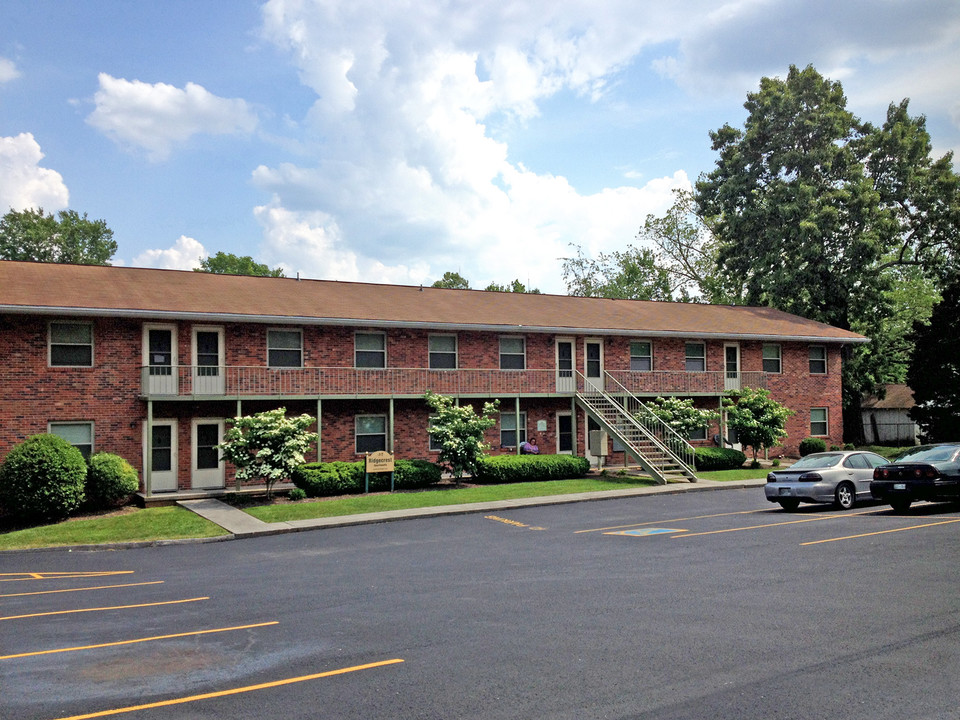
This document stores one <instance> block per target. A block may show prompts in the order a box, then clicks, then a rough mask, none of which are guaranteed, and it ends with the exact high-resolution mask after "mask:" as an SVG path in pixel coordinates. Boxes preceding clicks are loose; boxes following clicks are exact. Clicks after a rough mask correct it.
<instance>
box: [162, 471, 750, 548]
mask: <svg viewBox="0 0 960 720" xmlns="http://www.w3.org/2000/svg"><path fill="white" fill-rule="evenodd" d="M765 483H766V480H763V479H760V480H742V481H737V482H715V481H712V480H699V481H698V482H695V483H671V484H669V485H654V486H652V487H640V488H628V489H625V490H599V491H595V492H586V493H574V494H571V495H551V496H547V497H536V498H521V499H517V500H497V501H494V502H479V503H464V504H462V505H438V506H436V507H425V508H411V509H408V510H388V511H385V512H376V513H365V514H362V515H342V516H339V517H329V518H316V519H312V520H291V521H289V522H275V523H267V522H264V521H263V520H259V519H257V518H255V517H253V515H249V514H247V513H245V512H243V510H239V509H237V508H235V507H233V506H232V505H228V504H227V503H225V502H222V501H220V500H216V499H213V498H206V499H203V500H180V501H179V502H178V503H177V504H178V505H180V506H182V507H185V508H186V509H187V510H191V511H193V512H195V513H196V514H197V515H200V516H201V517H204V518H206V519H207V520H209V521H211V522H213V523H216V524H217V525H219V526H220V527H222V528H223V529H224V530H226V531H227V532H229V533H230V534H231V535H232V536H233V537H235V538H247V537H260V536H264V535H279V534H281V533H288V532H302V531H304V530H315V529H320V528H332V527H345V526H347V525H367V524H371V523H383V522H393V521H395V520H408V519H410V518H422V517H435V516H442V515H465V514H467V513H480V512H497V511H504V510H516V509H517V508H523V507H534V506H539V505H564V504H566V503H574V502H589V501H594V500H613V499H615V498H625V497H637V496H641V495H675V494H679V493H685V492H709V491H712V490H741V489H743V488H759V487H763V485H764V484H765Z"/></svg>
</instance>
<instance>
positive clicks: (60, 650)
mask: <svg viewBox="0 0 960 720" xmlns="http://www.w3.org/2000/svg"><path fill="white" fill-rule="evenodd" d="M279 624H280V623H279V622H278V621H276V620H272V621H271V622H262V623H256V624H255V625H237V626H236V627H225V628H212V629H210V630H193V631H191V632H182V633H174V634H173V635H155V636H153V637H145V638H135V639H133V640H118V641H116V642H108V643H99V644H97V645H81V646H79V647H71V648H57V649H55V650H36V651H34V652H24V653H17V654H16V655H0V660H13V659H14V658H24V657H33V656H35V655H54V654H56V653H63V652H76V651H77V650H96V649H97V648H105V647H116V646H117V645H134V644H136V643H142V642H151V641H153V640H170V639H171V638H178V637H187V636H189V635H209V634H211V633H221V632H229V631H231V630H249V629H250V628H258V627H266V626H267V625H279Z"/></svg>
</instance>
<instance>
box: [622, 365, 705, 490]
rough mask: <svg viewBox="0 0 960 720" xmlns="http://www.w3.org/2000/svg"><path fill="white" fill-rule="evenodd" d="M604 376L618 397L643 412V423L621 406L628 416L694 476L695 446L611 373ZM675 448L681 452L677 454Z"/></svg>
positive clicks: (629, 410) (627, 408) (628, 409)
mask: <svg viewBox="0 0 960 720" xmlns="http://www.w3.org/2000/svg"><path fill="white" fill-rule="evenodd" d="M604 375H605V376H606V379H608V380H609V381H611V382H613V383H614V385H615V386H616V387H618V388H619V391H618V392H617V394H618V395H619V394H622V395H623V396H624V397H627V398H630V399H631V400H632V401H633V402H635V403H636V404H637V406H638V407H639V408H640V409H641V410H642V411H643V421H642V422H640V420H639V419H638V418H637V417H636V413H635V412H632V411H631V408H629V407H625V406H623V405H622V404H621V407H623V409H624V411H625V412H626V414H627V415H629V416H630V417H631V418H633V419H634V420H635V421H636V422H637V423H638V424H639V425H640V426H641V427H643V428H644V429H645V430H651V431H652V432H650V434H651V435H653V436H654V442H656V444H657V445H658V446H659V447H660V448H661V449H662V450H664V451H665V452H666V453H668V454H669V455H670V457H671V458H673V459H674V460H676V461H677V462H679V463H680V464H681V465H682V466H683V467H684V468H685V469H686V470H688V471H689V472H690V473H691V474H694V473H695V471H694V469H693V466H694V462H695V458H696V451H695V450H694V448H693V445H691V444H690V443H689V442H688V441H687V440H686V439H685V438H684V437H683V436H681V435H680V433H678V432H677V431H676V430H674V429H673V428H672V427H670V426H669V425H668V424H667V423H666V422H664V421H663V420H662V419H661V418H659V417H657V415H656V414H655V413H654V412H653V410H651V409H650V407H649V406H648V405H647V404H646V403H644V402H643V401H642V400H640V398H638V397H637V396H636V395H634V394H633V393H632V392H630V391H629V390H627V389H626V388H625V387H624V386H623V384H622V383H620V381H619V380H617V379H616V378H615V377H613V376H612V375H610V374H609V373H606V372H605V373H604ZM604 394H607V393H604ZM612 399H613V400H614V402H616V398H612ZM647 423H649V424H650V425H651V426H652V428H647V427H645V426H646V424H647ZM658 432H659V433H662V436H661V435H658ZM674 448H676V449H677V450H679V451H680V452H676V451H675V450H674Z"/></svg>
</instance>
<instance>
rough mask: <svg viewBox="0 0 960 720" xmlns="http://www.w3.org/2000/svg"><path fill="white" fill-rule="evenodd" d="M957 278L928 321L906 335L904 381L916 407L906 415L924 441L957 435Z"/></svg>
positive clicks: (959, 412)
mask: <svg viewBox="0 0 960 720" xmlns="http://www.w3.org/2000/svg"><path fill="white" fill-rule="evenodd" d="M957 307H960V280H955V281H954V282H952V283H951V284H950V285H949V286H948V287H947V288H946V289H945V290H944V292H943V299H942V300H941V301H940V303H939V304H938V305H936V307H934V308H933V313H932V315H931V316H930V323H929V325H928V324H925V323H922V322H917V323H915V324H914V327H913V332H912V334H911V335H910V337H909V340H910V342H911V343H912V344H913V357H912V361H911V363H910V368H909V370H908V372H907V385H908V386H909V387H910V389H912V390H913V399H914V401H915V402H916V407H914V408H913V409H912V410H911V411H910V417H911V418H913V419H914V420H915V421H916V422H917V423H918V424H919V425H920V430H921V432H922V434H923V436H924V438H925V439H926V440H927V441H930V442H943V441H950V440H956V439H958V438H960V314H958V313H957Z"/></svg>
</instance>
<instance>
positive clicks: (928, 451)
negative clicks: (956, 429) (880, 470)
mask: <svg viewBox="0 0 960 720" xmlns="http://www.w3.org/2000/svg"><path fill="white" fill-rule="evenodd" d="M957 452H960V445H945V446H944V445H941V446H934V447H919V448H917V449H916V450H907V452H905V453H903V454H902V455H900V456H899V457H897V459H896V461H895V462H930V463H933V462H950V461H951V460H953V459H954V458H955V457H956V455H957Z"/></svg>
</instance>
